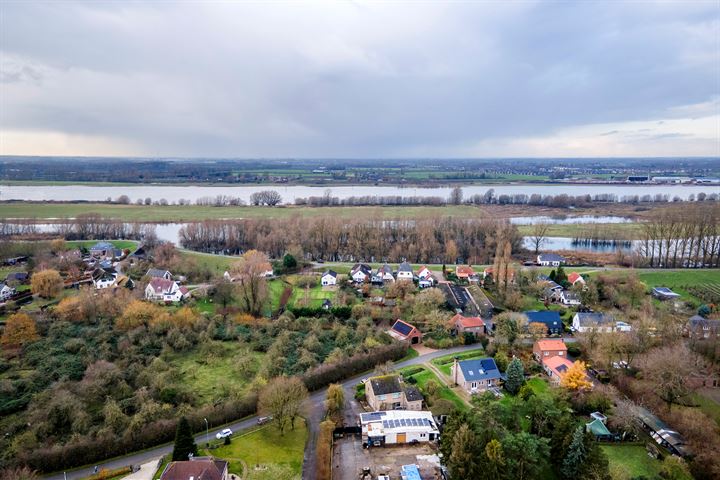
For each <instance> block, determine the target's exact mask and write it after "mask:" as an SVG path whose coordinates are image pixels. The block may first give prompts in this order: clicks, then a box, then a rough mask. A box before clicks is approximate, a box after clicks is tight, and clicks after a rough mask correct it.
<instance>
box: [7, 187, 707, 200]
mask: <svg viewBox="0 0 720 480" xmlns="http://www.w3.org/2000/svg"><path fill="white" fill-rule="evenodd" d="M489 189H493V190H494V191H495V195H496V196H498V195H516V194H526V195H532V194H536V193H537V194H540V195H560V194H567V195H571V196H578V195H587V194H590V195H603V194H609V195H616V196H617V197H618V198H622V197H624V196H629V195H638V196H643V195H651V196H655V195H658V194H660V195H669V197H670V199H672V198H674V197H676V196H677V197H679V198H681V199H683V200H687V199H688V197H689V196H690V195H692V194H694V195H695V196H697V194H699V193H706V194H712V193H716V194H720V186H717V185H622V184H586V185H579V184H552V185H535V184H503V185H468V186H464V187H463V194H464V196H465V198H468V197H470V196H472V195H476V194H478V195H482V194H484V193H485V192H486V191H488V190H489ZM261 190H276V191H278V192H279V193H280V194H281V195H282V197H283V198H282V201H283V202H284V203H294V202H295V199H297V198H307V197H311V196H317V197H320V196H323V195H324V194H325V191H326V190H330V191H331V195H332V196H334V197H339V198H341V199H345V198H348V197H353V196H355V197H361V196H402V197H414V196H420V197H441V198H447V197H448V196H449V195H450V191H451V190H452V187H429V188H422V187H401V186H389V185H383V186H374V185H358V186H334V187H309V186H300V185H291V186H282V185H259V186H258V185H253V186H247V185H244V186H207V185H188V186H170V185H128V186H104V185H103V186H97V185H47V186H44V185H39V186H27V185H0V200H31V201H47V200H55V201H105V200H107V199H108V198H110V199H113V200H114V199H116V198H118V197H119V196H120V195H127V196H128V197H130V200H131V201H132V202H135V201H136V200H137V199H145V198H151V199H152V200H153V201H159V200H161V199H164V200H167V201H168V202H169V203H177V202H179V201H180V200H190V201H191V202H193V203H194V202H195V201H196V200H197V199H200V198H206V197H216V196H218V195H225V196H230V197H237V198H240V199H242V200H244V201H245V202H249V200H250V195H251V194H252V193H254V192H258V191H261Z"/></svg>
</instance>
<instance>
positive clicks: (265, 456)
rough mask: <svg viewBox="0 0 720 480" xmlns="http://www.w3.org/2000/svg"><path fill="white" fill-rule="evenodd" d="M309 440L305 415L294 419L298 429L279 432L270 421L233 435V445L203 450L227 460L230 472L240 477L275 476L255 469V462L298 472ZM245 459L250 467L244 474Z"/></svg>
mask: <svg viewBox="0 0 720 480" xmlns="http://www.w3.org/2000/svg"><path fill="white" fill-rule="evenodd" d="M306 440H307V428H306V427H305V422H304V420H303V419H298V420H297V421H296V422H295V430H289V429H288V430H286V431H285V434H284V435H280V431H279V430H278V429H277V428H275V426H274V425H272V424H271V425H268V426H267V427H264V428H261V429H258V430H255V431H253V432H251V433H248V434H245V435H239V436H236V437H233V438H232V443H231V444H230V445H223V446H221V447H219V448H217V449H214V450H210V451H206V452H204V453H206V454H210V455H213V456H215V457H218V458H222V459H225V460H228V461H229V462H230V467H229V470H230V473H234V474H236V475H239V476H240V478H247V479H248V480H275V478H271V477H270V476H269V472H266V471H263V470H255V466H256V465H261V466H263V465H270V464H275V465H281V466H283V467H286V468H287V469H288V470H290V471H292V473H294V474H296V475H299V474H300V473H301V472H302V462H303V453H304V451H305V441H306ZM243 462H245V464H246V465H247V466H248V469H249V470H250V472H249V475H248V476H247V477H243V476H242V474H243V466H242V464H243Z"/></svg>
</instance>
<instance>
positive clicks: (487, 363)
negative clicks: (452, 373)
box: [458, 358, 502, 381]
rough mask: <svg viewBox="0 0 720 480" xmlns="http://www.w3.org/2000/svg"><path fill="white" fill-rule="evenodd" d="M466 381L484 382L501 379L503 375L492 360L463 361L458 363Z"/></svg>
mask: <svg viewBox="0 0 720 480" xmlns="http://www.w3.org/2000/svg"><path fill="white" fill-rule="evenodd" d="M458 366H459V367H460V370H461V371H462V374H463V377H464V378H465V380H466V381H470V380H472V381H482V380H491V379H501V378H502V374H501V373H500V370H499V369H498V367H497V364H495V360H494V359H492V358H479V359H477V360H463V361H461V362H458Z"/></svg>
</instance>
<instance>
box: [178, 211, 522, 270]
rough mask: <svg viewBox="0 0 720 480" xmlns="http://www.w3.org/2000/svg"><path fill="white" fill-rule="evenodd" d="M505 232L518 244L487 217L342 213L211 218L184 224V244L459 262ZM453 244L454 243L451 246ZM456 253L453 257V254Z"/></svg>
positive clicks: (484, 250)
mask: <svg viewBox="0 0 720 480" xmlns="http://www.w3.org/2000/svg"><path fill="white" fill-rule="evenodd" d="M499 232H502V233H503V235H505V236H506V238H508V239H509V240H510V241H511V244H512V247H513V249H518V248H519V247H520V244H521V236H520V235H519V233H518V232H517V230H516V229H515V227H513V226H511V225H508V224H507V223H503V222H498V221H494V220H487V219H477V218H476V219H460V218H452V217H446V218H431V219H423V220H374V219H368V220H364V219H358V220H353V221H347V220H342V219H338V218H328V217H322V218H303V219H297V218H296V219H283V220H280V219H273V220H267V219H247V220H239V221H235V222H228V221H216V220H208V221H204V222H196V223H190V224H188V225H186V226H185V227H184V228H182V229H181V230H180V243H181V244H182V246H183V247H185V248H190V249H192V250H199V251H204V252H225V253H231V254H237V253H241V252H244V251H247V250H250V249H257V250H261V251H264V252H267V253H268V255H269V256H270V257H274V258H279V257H281V256H282V255H283V254H284V253H285V252H286V251H288V250H290V249H292V248H293V247H299V248H300V249H301V250H302V252H303V253H304V254H305V255H306V256H308V257H309V258H312V259H316V260H317V259H322V260H330V261H355V260H364V261H380V260H386V261H390V262H399V261H402V260H405V259H406V260H408V261H410V262H428V263H442V262H444V261H450V262H452V263H454V261H455V259H456V258H459V259H461V260H463V261H468V262H472V263H489V262H490V261H491V260H492V258H493V256H494V254H495V248H496V239H497V238H498V236H499V235H498V233H499ZM448 245H452V248H451V249H450V248H448ZM449 256H452V257H454V258H448V257H449Z"/></svg>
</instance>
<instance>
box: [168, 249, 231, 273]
mask: <svg viewBox="0 0 720 480" xmlns="http://www.w3.org/2000/svg"><path fill="white" fill-rule="evenodd" d="M180 255H183V256H184V257H186V258H189V259H192V261H194V262H195V263H197V265H198V266H201V267H206V268H207V269H208V270H210V271H211V272H212V273H213V274H215V275H222V274H223V273H225V272H226V271H227V270H228V269H229V268H230V265H232V264H233V263H235V262H237V261H238V260H239V259H240V257H231V256H228V255H210V254H205V253H201V252H191V251H189V250H180Z"/></svg>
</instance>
